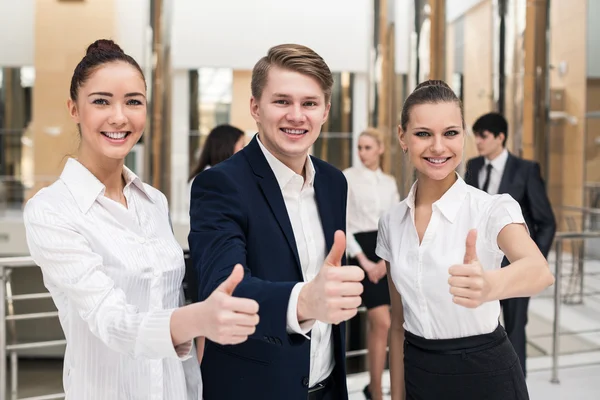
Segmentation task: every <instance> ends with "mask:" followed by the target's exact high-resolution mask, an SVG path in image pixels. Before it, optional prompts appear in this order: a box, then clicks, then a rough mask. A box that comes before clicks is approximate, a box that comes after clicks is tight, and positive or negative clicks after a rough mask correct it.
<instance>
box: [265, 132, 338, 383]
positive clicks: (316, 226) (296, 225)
mask: <svg viewBox="0 0 600 400" xmlns="http://www.w3.org/2000/svg"><path fill="white" fill-rule="evenodd" d="M258 144H259V145H260V149H261V150H262V152H263V154H264V155H265V158H266V159H267V162H268V163H269V166H270V167H271V169H272V170H273V173H274V174H275V178H276V179H277V183H278V184H279V187H280V188H281V193H282V194H283V201H284V202H285V208H286V209H287V212H288V216H289V217H290V222H291V224H292V231H293V232H294V238H295V239H296V247H297V248H298V256H299V257H300V266H301V268H302V275H303V277H304V282H308V281H311V280H313V279H314V278H315V277H316V276H317V274H318V273H319V271H320V270H321V266H322V265H323V262H324V261H325V252H326V250H325V235H324V234H323V226H322V224H321V217H320V215H319V209H318V207H317V201H316V199H315V188H314V181H315V167H314V166H313V163H312V160H311V159H310V157H306V164H305V171H306V180H304V178H303V177H302V175H298V174H297V173H295V172H294V171H292V170H291V169H290V168H288V167H287V166H286V165H285V164H283V163H282V162H281V161H279V160H278V159H277V158H276V157H275V156H274V155H272V154H271V153H270V152H269V150H267V148H266V147H265V146H264V145H263V144H262V143H261V141H260V139H259V140H258ZM302 286H304V283H298V284H296V286H294V288H293V289H292V293H291V294H290V299H289V302H288V310H287V331H288V333H297V334H301V335H306V334H307V333H308V332H309V331H311V329H312V332H311V336H310V374H309V384H308V386H309V387H312V386H314V385H316V384H317V383H319V382H321V381H322V380H324V379H326V378H327V377H328V376H329V375H330V374H331V372H332V371H333V368H334V366H335V360H334V357H333V339H332V336H331V325H330V324H326V323H324V322H321V321H311V322H308V323H303V324H302V326H301V325H300V324H299V323H298V311H297V306H298V296H299V295H300V289H302Z"/></svg>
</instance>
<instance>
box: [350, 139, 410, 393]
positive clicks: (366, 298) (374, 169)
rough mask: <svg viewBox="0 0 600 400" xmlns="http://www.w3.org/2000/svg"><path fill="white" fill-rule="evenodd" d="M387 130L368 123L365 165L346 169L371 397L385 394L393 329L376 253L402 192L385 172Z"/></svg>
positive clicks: (362, 145)
mask: <svg viewBox="0 0 600 400" xmlns="http://www.w3.org/2000/svg"><path fill="white" fill-rule="evenodd" d="M384 150H385V149H384V144H383V139H382V134H381V133H380V132H379V131H378V130H376V129H374V128H369V129H367V130H365V131H364V132H362V133H361V134H360V136H359V138H358V155H359V157H360V161H361V164H360V165H357V166H356V167H351V168H348V169H346V170H344V175H345V176H346V179H347V181H348V216H347V226H348V228H347V229H348V239H347V250H348V256H349V257H350V260H349V264H350V265H359V266H360V267H361V268H362V269H364V270H365V279H364V280H363V282H362V283H363V287H364V292H363V294H362V301H363V305H364V306H365V307H366V308H367V320H368V333H367V348H368V350H369V354H368V356H367V357H368V363H369V375H370V384H369V385H367V386H366V387H365V388H364V390H363V393H364V394H365V397H366V398H367V399H374V400H380V399H382V387H381V377H382V374H383V370H384V368H385V362H386V359H387V339H388V331H389V328H390V307H389V306H390V295H389V290H388V283H387V276H386V267H385V261H383V260H381V259H380V258H379V257H377V255H376V254H375V247H376V245H377V225H378V223H379V217H380V216H381V215H382V214H383V213H384V212H385V211H387V210H389V209H390V208H391V207H392V206H393V205H394V204H396V203H397V202H398V201H399V199H400V196H399V194H398V187H397V185H396V180H395V179H394V178H393V177H392V176H391V175H387V174H384V173H383V172H382V171H381V160H382V156H383V152H384Z"/></svg>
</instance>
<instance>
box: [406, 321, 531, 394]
mask: <svg viewBox="0 0 600 400" xmlns="http://www.w3.org/2000/svg"><path fill="white" fill-rule="evenodd" d="M404 337H405V340H404V383H405V388H406V399H407V400H439V399H444V400H454V399H456V400H528V399H529V394H528V392H527V384H526V383H525V376H524V375H523V371H522V370H521V364H520V363H519V359H518V357H517V354H516V353H515V350H514V349H513V347H512V345H511V344H510V342H509V340H508V338H507V336H506V332H505V331H504V328H502V326H500V325H498V328H496V330H495V331H494V332H492V333H488V334H484V335H477V336H469V337H465V338H458V339H441V340H430V339H424V338H422V337H419V336H416V335H413V334H411V333H410V332H405V336H404Z"/></svg>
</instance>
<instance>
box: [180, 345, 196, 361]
mask: <svg viewBox="0 0 600 400" xmlns="http://www.w3.org/2000/svg"><path fill="white" fill-rule="evenodd" d="M193 348H194V345H193V340H188V341H187V342H185V343H181V344H178V345H177V346H175V353H176V354H177V357H179V359H180V360H181V361H185V360H189V359H190V358H192V349H193Z"/></svg>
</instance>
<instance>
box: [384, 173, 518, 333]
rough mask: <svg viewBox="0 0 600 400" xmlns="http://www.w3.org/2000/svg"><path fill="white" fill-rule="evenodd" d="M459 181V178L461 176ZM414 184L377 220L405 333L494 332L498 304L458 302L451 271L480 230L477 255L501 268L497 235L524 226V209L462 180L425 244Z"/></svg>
mask: <svg viewBox="0 0 600 400" xmlns="http://www.w3.org/2000/svg"><path fill="white" fill-rule="evenodd" d="M457 177H458V176H457ZM417 185H418V182H416V183H415V184H414V185H413V187H412V189H411V190H410V193H409V195H408V197H407V198H406V199H405V200H404V201H402V202H401V203H399V204H398V205H396V206H394V207H393V208H392V209H391V210H390V211H389V212H388V213H386V214H385V215H384V216H383V217H382V218H381V220H380V222H379V236H378V241H377V250H376V252H377V255H378V256H379V257H381V258H383V259H384V260H387V261H389V262H390V275H391V278H392V280H393V282H394V286H395V287H396V290H397V291H398V293H400V295H401V297H402V305H403V306H404V329H406V330H407V331H408V332H411V333H413V334H415V335H418V336H421V337H424V338H426V339H452V338H459V337H466V336H472V335H479V334H485V333H490V332H492V331H493V330H494V329H496V327H497V326H498V318H499V316H500V302H499V301H490V302H487V303H484V304H482V305H480V306H479V307H477V308H475V309H471V308H466V307H463V306H460V305H458V304H455V303H454V302H453V301H452V294H450V286H449V284H448V278H449V277H450V275H449V273H448V269H449V268H450V267H451V266H452V265H454V264H462V263H463V259H464V255H465V247H466V238H467V233H468V232H469V230H470V229H473V228H475V229H477V245H476V246H477V256H478V259H479V262H480V263H481V265H482V266H483V268H484V269H485V270H493V269H497V268H500V264H501V262H502V258H503V257H504V254H503V253H502V251H500V249H499V247H498V244H497V238H498V234H499V233H500V231H501V230H502V228H504V227H505V226H506V225H508V224H514V223H519V224H523V225H525V220H524V219H523V215H522V214H521V207H520V206H519V204H518V203H517V202H516V201H515V200H514V199H513V198H512V197H510V196H509V195H507V194H502V195H495V196H491V195H489V194H487V193H485V192H483V191H481V190H479V189H476V188H474V187H472V186H469V185H467V184H466V183H465V181H463V180H462V179H461V178H460V177H458V180H457V181H456V183H454V185H452V187H451V188H450V189H449V190H448V191H447V192H446V193H445V194H444V195H443V196H442V197H441V198H440V199H439V200H438V201H436V202H435V203H433V210H432V214H431V220H430V221H429V225H428V226H427V229H426V231H425V234H424V235H423V240H422V243H421V245H419V238H418V235H417V230H416V228H415V224H414V220H415V190H416V188H417Z"/></svg>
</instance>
